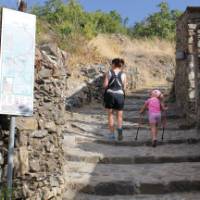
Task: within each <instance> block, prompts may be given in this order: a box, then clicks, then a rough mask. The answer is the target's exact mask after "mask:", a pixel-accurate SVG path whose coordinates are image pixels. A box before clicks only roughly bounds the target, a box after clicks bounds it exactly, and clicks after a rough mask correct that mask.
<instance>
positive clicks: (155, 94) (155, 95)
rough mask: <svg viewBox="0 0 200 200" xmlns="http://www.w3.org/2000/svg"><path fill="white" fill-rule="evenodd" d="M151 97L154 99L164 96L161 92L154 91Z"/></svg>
mask: <svg viewBox="0 0 200 200" xmlns="http://www.w3.org/2000/svg"><path fill="white" fill-rule="evenodd" d="M151 95H153V96H154V97H161V96H162V93H161V91H160V90H153V91H152V92H151Z"/></svg>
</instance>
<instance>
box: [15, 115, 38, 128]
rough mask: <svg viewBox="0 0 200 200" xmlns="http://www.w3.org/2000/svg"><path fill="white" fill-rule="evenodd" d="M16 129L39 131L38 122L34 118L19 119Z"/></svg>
mask: <svg viewBox="0 0 200 200" xmlns="http://www.w3.org/2000/svg"><path fill="white" fill-rule="evenodd" d="M16 127H17V128H18V129H19V130H20V131H21V130H37V129H38V122H37V120H36V119H35V118H34V117H26V118H25V117H17V118H16Z"/></svg>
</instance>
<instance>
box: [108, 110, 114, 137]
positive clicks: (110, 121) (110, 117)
mask: <svg viewBox="0 0 200 200" xmlns="http://www.w3.org/2000/svg"><path fill="white" fill-rule="evenodd" d="M108 126H109V130H110V133H114V131H115V128H114V119H113V109H108Z"/></svg>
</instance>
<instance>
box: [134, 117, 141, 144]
mask: <svg viewBox="0 0 200 200" xmlns="http://www.w3.org/2000/svg"><path fill="white" fill-rule="evenodd" d="M141 124H142V115H141V114H140V121H139V126H138V128H137V133H136V136H135V140H136V141H137V139H138V134H139V130H140V128H141Z"/></svg>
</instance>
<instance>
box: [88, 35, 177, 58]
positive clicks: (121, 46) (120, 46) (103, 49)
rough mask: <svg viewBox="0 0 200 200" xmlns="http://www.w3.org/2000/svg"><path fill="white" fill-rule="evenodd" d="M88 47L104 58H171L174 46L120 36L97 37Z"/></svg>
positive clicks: (167, 43) (155, 40)
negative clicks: (126, 55)
mask: <svg viewBox="0 0 200 200" xmlns="http://www.w3.org/2000/svg"><path fill="white" fill-rule="evenodd" d="M90 46H93V47H95V48H96V49H97V52H98V53H99V54H100V55H101V56H103V57H106V58H109V59H111V58H113V57H121V56H123V55H124V52H126V54H132V55H134V56H141V55H142V56H173V55H174V52H175V44H174V43H171V42H169V41H166V40H160V39H157V38H155V39H133V40H130V39H129V38H127V37H124V36H120V35H111V36H108V35H103V34H102V35H99V36H98V37H96V38H94V39H93V40H92V41H90Z"/></svg>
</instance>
